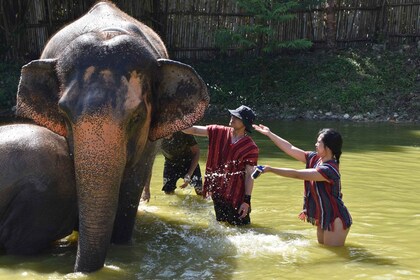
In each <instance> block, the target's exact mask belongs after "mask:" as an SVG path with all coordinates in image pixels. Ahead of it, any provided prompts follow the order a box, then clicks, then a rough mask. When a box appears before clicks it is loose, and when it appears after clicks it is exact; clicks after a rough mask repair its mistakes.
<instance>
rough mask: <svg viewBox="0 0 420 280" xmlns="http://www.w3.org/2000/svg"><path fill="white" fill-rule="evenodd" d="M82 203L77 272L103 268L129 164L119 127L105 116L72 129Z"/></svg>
mask: <svg viewBox="0 0 420 280" xmlns="http://www.w3.org/2000/svg"><path fill="white" fill-rule="evenodd" d="M73 136H74V159H75V172H76V183H77V195H78V201H79V243H78V250H77V258H76V265H75V271H77V272H92V271H95V270H98V269H100V268H102V267H103V265H104V262H105V257H106V253H107V249H108V247H109V243H110V240H111V235H112V229H113V223H114V219H115V213H116V209H117V205H118V193H119V186H120V183H121V178H122V174H123V171H124V167H125V162H126V145H125V137H124V134H123V132H122V129H121V127H120V126H118V125H117V124H115V122H113V121H112V120H110V119H109V118H106V117H104V116H98V117H95V116H93V117H92V116H90V117H84V118H83V120H81V121H79V122H78V123H77V124H76V125H74V127H73Z"/></svg>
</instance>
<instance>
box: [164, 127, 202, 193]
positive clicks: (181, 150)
mask: <svg viewBox="0 0 420 280" xmlns="http://www.w3.org/2000/svg"><path fill="white" fill-rule="evenodd" d="M161 149H162V154H163V156H164V157H165V165H164V169H163V187H162V191H164V192H165V194H173V193H174V191H175V189H176V182H177V181H178V179H179V178H182V179H183V180H184V183H183V184H182V185H181V186H180V188H181V189H183V188H185V187H186V186H187V185H188V184H190V185H191V186H193V187H194V189H195V193H196V194H197V195H201V193H202V188H203V183H202V178H201V171H200V165H199V164H198V161H199V159H200V148H199V147H198V144H197V141H196V140H195V138H194V136H192V135H188V134H185V133H183V132H182V131H177V132H175V133H173V134H172V135H170V136H168V137H166V138H164V139H163V140H162V144H161Z"/></svg>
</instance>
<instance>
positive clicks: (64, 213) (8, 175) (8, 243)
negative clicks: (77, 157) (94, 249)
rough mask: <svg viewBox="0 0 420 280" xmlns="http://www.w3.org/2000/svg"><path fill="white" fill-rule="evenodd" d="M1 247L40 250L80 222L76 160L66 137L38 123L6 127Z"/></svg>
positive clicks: (0, 162) (0, 160)
mask: <svg viewBox="0 0 420 280" xmlns="http://www.w3.org/2000/svg"><path fill="white" fill-rule="evenodd" d="M0 170H1V176H0V248H2V249H3V250H4V251H6V253H9V254H20V255H22V254H24V255H28V254H34V253H37V252H39V251H42V250H43V249H45V248H47V247H50V246H51V243H52V241H54V240H57V239H60V238H62V237H64V236H67V235H69V234H71V233H72V231H73V229H74V228H75V227H76V226H77V225H76V223H77V197H76V182H75V176H74V164H73V161H72V159H71V157H70V156H69V150H68V145H67V141H66V139H65V138H64V137H62V136H60V135H58V134H56V133H54V132H52V131H51V130H48V129H47V128H45V127H41V126H37V125H33V124H12V125H4V126H0Z"/></svg>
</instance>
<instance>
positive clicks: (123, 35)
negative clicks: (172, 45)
mask: <svg viewBox="0 0 420 280" xmlns="http://www.w3.org/2000/svg"><path fill="white" fill-rule="evenodd" d="M209 100H210V98H209V95H208V90H207V87H206V84H205V82H204V81H203V79H202V78H201V77H200V76H199V74H198V73H197V72H196V71H195V70H194V69H193V68H192V67H191V66H190V65H187V64H184V63H181V62H178V61H174V60H171V59H169V56H168V52H167V50H166V47H165V45H164V43H163V41H162V40H161V38H160V37H159V36H158V35H157V34H156V33H155V32H154V31H153V30H152V29H151V28H149V27H148V26H146V25H145V24H143V23H141V22H140V21H138V20H136V19H134V18H132V17H130V16H129V15H127V14H126V13H124V12H123V11H121V10H120V9H118V8H117V6H116V5H115V4H113V3H111V2H110V1H103V2H99V3H96V4H95V5H94V6H93V7H92V8H91V9H90V10H89V12H87V13H86V14H85V15H83V16H82V17H80V18H79V19H77V20H75V21H74V22H72V23H70V24H69V25H67V26H65V27H64V28H62V29H61V30H59V31H58V32H57V33H56V34H54V35H53V36H52V37H51V38H50V39H49V41H48V42H47V44H46V46H45V48H44V50H43V51H42V54H41V56H40V59H38V60H34V61H31V62H29V63H28V64H26V65H24V66H23V67H22V70H21V77H20V82H19V86H18V92H17V104H16V114H17V116H19V117H23V118H27V119H30V120H32V121H34V122H35V123H36V124H38V125H40V126H44V127H46V128H48V129H49V130H51V131H53V132H55V133H57V134H59V135H61V136H63V137H65V138H66V140H67V142H68V145H69V153H70V155H71V157H72V159H73V161H74V172H75V181H76V192H77V203H78V211H79V212H78V215H79V223H78V229H79V239H78V246H77V256H76V262H75V265H74V271H75V272H82V273H89V272H93V271H96V270H98V269H100V268H102V267H103V265H104V262H105V258H106V254H107V250H108V247H109V244H110V243H114V244H124V243H127V242H129V241H130V240H131V237H132V232H133V228H134V223H135V217H136V213H137V208H138V205H139V201H140V197H141V193H142V190H143V188H144V186H145V185H146V184H147V183H148V182H149V181H150V176H151V170H152V166H153V162H154V158H155V155H156V150H157V142H158V141H157V140H158V139H161V138H163V137H165V136H167V135H169V134H171V133H173V132H175V131H179V130H182V129H185V128H187V127H190V126H192V125H193V124H194V123H196V122H197V121H198V120H200V119H201V118H202V117H203V116H204V112H205V110H206V109H207V107H208V104H209Z"/></svg>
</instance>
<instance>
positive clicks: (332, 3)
mask: <svg viewBox="0 0 420 280" xmlns="http://www.w3.org/2000/svg"><path fill="white" fill-rule="evenodd" d="M336 5H337V4H336V0H327V7H326V16H325V21H326V23H325V24H326V27H327V33H326V39H327V48H328V49H331V50H334V49H335V48H336V47H337V40H336V33H337V23H336V20H335V8H336Z"/></svg>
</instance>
